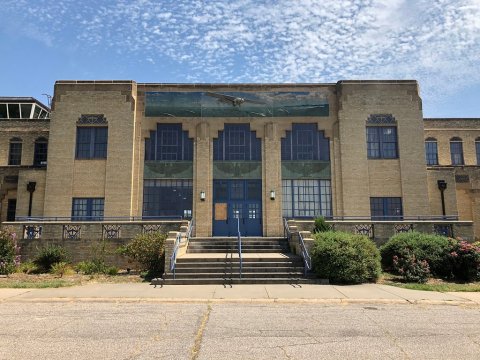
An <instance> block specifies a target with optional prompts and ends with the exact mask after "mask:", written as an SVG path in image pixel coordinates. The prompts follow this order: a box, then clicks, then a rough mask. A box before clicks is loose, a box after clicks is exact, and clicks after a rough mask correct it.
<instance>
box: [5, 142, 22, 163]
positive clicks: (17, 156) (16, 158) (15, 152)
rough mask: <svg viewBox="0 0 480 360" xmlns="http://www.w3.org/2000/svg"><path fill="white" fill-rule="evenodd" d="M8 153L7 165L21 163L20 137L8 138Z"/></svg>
mask: <svg viewBox="0 0 480 360" xmlns="http://www.w3.org/2000/svg"><path fill="white" fill-rule="evenodd" d="M9 150H10V151H9V153H8V165H21V163H22V139H20V138H13V139H11V140H10V149H9Z"/></svg>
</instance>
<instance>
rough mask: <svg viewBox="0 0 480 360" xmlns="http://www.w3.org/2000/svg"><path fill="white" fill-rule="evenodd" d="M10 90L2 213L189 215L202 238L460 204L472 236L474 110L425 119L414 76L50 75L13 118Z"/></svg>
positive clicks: (479, 151)
mask: <svg viewBox="0 0 480 360" xmlns="http://www.w3.org/2000/svg"><path fill="white" fill-rule="evenodd" d="M17 100H18V99H17ZM25 101H26V100H25ZM10 103H18V104H20V102H19V101H16V102H15V100H14V99H12V98H1V99H0V118H2V117H3V119H0V126H2V128H1V134H0V162H1V170H0V171H1V173H0V175H1V181H2V182H1V191H2V202H1V219H2V221H5V220H7V218H8V220H12V216H13V217H16V218H17V220H19V221H21V220H25V219H23V218H24V217H28V216H30V217H35V218H39V219H43V220H45V221H46V220H48V219H55V220H59V221H70V220H74V221H102V220H107V219H110V220H119V221H120V220H121V221H130V220H135V219H143V220H145V219H147V220H156V219H172V218H173V219H181V218H192V217H193V218H195V221H196V234H197V236H212V235H213V236H228V235H232V234H233V233H235V231H236V229H237V227H238V226H240V230H241V232H242V234H244V235H246V236H281V235H282V234H283V231H284V229H283V218H298V219H311V218H313V217H317V216H321V215H322V216H325V217H327V218H331V219H333V220H335V221H344V222H348V221H387V222H388V221H389V222H395V223H412V222H415V221H434V220H438V219H440V220H441V219H443V220H445V219H450V220H455V219H457V217H458V219H459V220H461V221H466V222H468V221H473V222H474V224H475V227H474V229H475V236H476V237H480V218H479V217H480V197H479V196H480V195H479V194H480V183H479V181H480V177H479V167H478V165H479V163H480V159H479V157H480V120H479V119H424V118H423V114H422V102H421V98H420V95H419V89H418V84H417V82H416V81H339V82H338V83H336V84H154V83H145V84H144V83H136V82H134V81H57V82H56V84H55V91H54V97H53V103H52V109H51V116H50V115H49V114H48V110H49V109H48V108H47V107H46V106H44V105H41V104H40V103H38V102H36V101H35V100H33V99H31V100H30V103H31V104H33V105H35V104H37V105H38V106H39V107H41V108H42V109H43V110H45V111H46V115H44V116H43V118H42V117H40V115H38V116H37V118H33V115H32V113H30V115H32V116H31V118H30V117H29V118H28V119H26V118H24V117H23V113H22V114H21V115H20V117H18V118H12V116H10V111H9V110H8V109H10V107H9V106H10V105H9V104H10ZM27 103H28V102H27ZM3 104H5V106H3ZM19 106H20V105H19ZM3 108H5V109H6V110H5V112H3V110H2V109H3ZM20 108H21V107H20ZM12 109H13V107H12ZM22 109H23V108H22ZM25 109H26V107H25ZM15 114H16V113H15ZM39 117H40V118H39ZM47 139H48V159H47V161H46V164H45V161H44V160H43V161H42V164H40V161H37V163H35V159H34V157H35V154H34V152H35V149H36V148H35V146H37V147H38V146H39V145H36V144H38V143H39V142H42V141H43V142H45V143H46V140H47ZM19 140H20V142H21V143H22V144H23V147H22V148H21V150H20V152H21V159H20V163H18V161H17V162H16V163H11V162H10V163H9V157H11V154H12V152H13V154H15V151H16V152H17V153H18V145H14V144H17V143H18V142H19ZM12 144H13V145H12ZM426 149H427V154H426ZM426 155H427V158H426ZM15 156H17V157H18V154H17V155H15ZM426 159H427V160H428V163H427V164H426ZM47 164H48V165H47ZM45 165H47V166H45ZM12 171H13V172H14V173H12ZM12 174H13V175H12ZM12 176H17V178H16V179H15V178H14V177H12ZM29 183H30V184H32V183H35V184H36V187H35V190H34V191H31V190H32V189H31V186H32V185H30V191H28V190H27V184H29ZM445 186H446V188H445ZM444 188H445V189H444ZM30 195H32V196H30ZM30 198H32V204H31V205H30ZM442 198H443V203H442ZM13 200H15V204H14V201H13ZM14 205H15V206H14ZM29 212H30V213H29ZM444 216H445V217H444ZM237 219H239V220H238V221H237Z"/></svg>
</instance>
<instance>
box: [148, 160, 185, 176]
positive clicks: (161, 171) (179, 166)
mask: <svg viewBox="0 0 480 360" xmlns="http://www.w3.org/2000/svg"><path fill="white" fill-rule="evenodd" d="M143 178H144V179H192V178H193V163H192V162H191V161H145V166H144V170H143Z"/></svg>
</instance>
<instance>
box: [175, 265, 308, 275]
mask: <svg viewBox="0 0 480 360" xmlns="http://www.w3.org/2000/svg"><path fill="white" fill-rule="evenodd" d="M239 270H240V267H239V266H234V267H230V266H224V267H203V266H202V267H200V268H198V267H177V268H176V270H175V271H176V273H177V274H180V273H182V274H184V273H192V274H193V273H212V274H213V273H217V274H220V273H238V271H239ZM242 271H243V272H245V273H255V272H264V273H279V272H284V273H287V272H303V267H295V266H273V267H263V266H262V267H245V266H243V267H242Z"/></svg>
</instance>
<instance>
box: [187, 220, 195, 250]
mask: <svg viewBox="0 0 480 360" xmlns="http://www.w3.org/2000/svg"><path fill="white" fill-rule="evenodd" d="M194 227H195V219H194V218H192V220H190V222H189V223H188V229H187V233H186V235H185V236H186V238H187V240H186V246H188V242H189V241H190V238H191V237H192V234H193V228H194Z"/></svg>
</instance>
